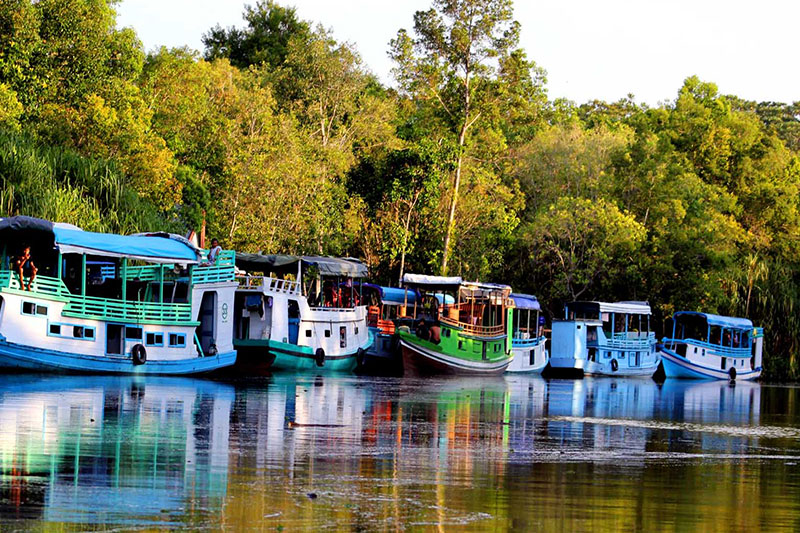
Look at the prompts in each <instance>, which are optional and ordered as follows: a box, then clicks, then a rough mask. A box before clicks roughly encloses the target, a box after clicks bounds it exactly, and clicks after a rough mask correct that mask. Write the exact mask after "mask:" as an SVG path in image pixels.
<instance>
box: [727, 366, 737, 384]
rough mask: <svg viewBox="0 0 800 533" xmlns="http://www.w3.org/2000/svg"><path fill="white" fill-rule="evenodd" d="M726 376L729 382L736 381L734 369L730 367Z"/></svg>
mask: <svg viewBox="0 0 800 533" xmlns="http://www.w3.org/2000/svg"><path fill="white" fill-rule="evenodd" d="M728 376H729V377H730V378H731V381H736V369H735V368H733V367H731V369H730V370H728Z"/></svg>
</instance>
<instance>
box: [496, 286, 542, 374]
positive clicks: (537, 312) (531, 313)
mask: <svg viewBox="0 0 800 533" xmlns="http://www.w3.org/2000/svg"><path fill="white" fill-rule="evenodd" d="M511 299H512V300H513V301H514V315H513V330H512V331H513V336H512V339H511V350H512V352H513V353H514V358H513V359H512V360H511V363H509V365H508V368H506V372H530V373H540V372H541V371H542V370H544V368H545V367H546V366H547V362H548V360H549V359H550V357H549V354H548V353H547V348H546V344H547V339H546V338H545V336H544V320H543V318H544V317H542V316H541V311H542V307H541V305H540V304H539V300H538V299H537V298H536V296H532V295H529V294H515V293H511ZM540 321H541V322H540Z"/></svg>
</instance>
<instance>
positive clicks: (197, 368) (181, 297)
mask: <svg viewBox="0 0 800 533" xmlns="http://www.w3.org/2000/svg"><path fill="white" fill-rule="evenodd" d="M24 248H30V252H31V258H32V261H33V262H34V263H35V265H36V268H37V270H36V271H34V272H27V273H25V272H23V276H24V278H23V279H20V274H19V272H18V271H14V270H15V269H14V268H13V265H14V260H15V257H17V256H18V255H19V254H20V253H21V252H22V251H23V249H24ZM0 249H1V250H2V256H1V257H0V367H3V368H7V369H8V368H13V369H24V370H36V371H60V372H88V373H117V374H119V373H133V374H192V373H199V372H207V371H211V370H216V369H218V368H222V367H226V366H230V365H232V364H233V363H234V362H235V360H236V352H235V350H234V348H233V343H232V320H231V318H232V317H231V316H230V311H231V310H232V309H233V297H234V292H235V290H236V282H235V280H234V256H235V254H234V252H232V251H223V252H221V253H219V254H217V257H216V258H215V259H214V262H213V263H210V262H208V259H207V256H206V252H204V251H202V250H199V249H197V248H196V247H194V246H193V245H192V244H191V243H189V241H187V240H185V239H183V238H182V237H179V236H176V235H169V234H165V233H154V234H142V235H132V236H123V235H113V234H107V233H93V232H89V231H82V230H81V229H79V228H76V227H75V226H72V225H68V224H58V223H52V222H49V221H46V220H41V219H37V218H31V217H24V216H17V217H11V218H6V219H3V220H0ZM31 274H33V278H34V279H32V280H31Z"/></svg>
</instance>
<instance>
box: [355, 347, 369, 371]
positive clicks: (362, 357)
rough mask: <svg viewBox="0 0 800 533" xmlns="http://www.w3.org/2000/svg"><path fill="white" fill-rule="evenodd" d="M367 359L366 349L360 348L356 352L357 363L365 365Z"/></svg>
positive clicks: (360, 365)
mask: <svg viewBox="0 0 800 533" xmlns="http://www.w3.org/2000/svg"><path fill="white" fill-rule="evenodd" d="M366 360H367V353H366V352H365V351H364V348H359V349H358V351H357V352H356V363H357V364H358V366H359V367H362V366H364V363H365V362H366Z"/></svg>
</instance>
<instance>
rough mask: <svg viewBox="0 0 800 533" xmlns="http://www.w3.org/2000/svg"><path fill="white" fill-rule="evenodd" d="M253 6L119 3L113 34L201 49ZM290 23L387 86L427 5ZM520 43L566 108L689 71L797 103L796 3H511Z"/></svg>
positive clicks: (328, 0)
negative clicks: (322, 31) (360, 62)
mask: <svg viewBox="0 0 800 533" xmlns="http://www.w3.org/2000/svg"><path fill="white" fill-rule="evenodd" d="M248 3H249V4H255V0H252V1H242V0H123V1H122V3H121V4H119V5H118V6H117V11H118V12H119V18H118V22H119V24H120V26H131V27H133V28H134V29H135V30H136V32H137V34H138V35H139V38H140V39H141V40H142V42H144V45H145V48H146V49H147V50H152V49H155V48H157V47H159V46H162V45H164V46H168V47H176V46H189V47H190V48H193V49H196V50H202V48H203V45H202V41H201V37H202V34H203V33H204V32H206V31H208V30H209V29H210V28H211V27H212V26H214V25H216V24H220V25H222V26H224V27H228V26H232V25H237V26H242V25H243V24H244V22H243V19H242V13H243V11H244V6H245V5H246V4H248ZM283 4H284V5H294V6H295V7H296V8H297V11H298V14H299V16H300V17H301V18H303V19H306V20H311V21H312V22H313V23H314V24H316V23H322V24H323V25H324V26H325V27H326V28H330V29H332V30H333V34H334V37H335V38H337V39H338V40H342V41H349V42H351V43H353V44H355V46H356V48H357V49H358V51H359V53H360V54H361V56H362V58H363V59H364V63H365V64H366V65H367V66H368V67H369V69H370V70H371V71H372V72H374V73H375V74H377V75H378V76H379V77H380V78H381V80H383V81H384V82H385V83H389V84H390V83H392V79H391V75H390V69H391V68H392V64H391V61H390V60H389V58H388V56H387V51H388V43H389V40H390V39H391V38H393V37H394V36H395V34H396V33H397V30H399V29H400V28H406V29H408V30H411V28H412V26H413V15H414V12H415V11H416V10H419V9H427V8H429V7H430V5H431V3H430V1H429V0H397V1H394V2H390V1H386V0H337V1H332V0H289V1H287V2H283ZM515 6H516V7H515V18H516V19H517V20H519V22H520V23H521V24H522V43H521V44H522V46H523V48H525V50H526V52H527V53H528V57H529V58H531V59H533V60H534V61H536V62H537V63H538V64H539V65H540V66H542V67H544V68H545V69H546V70H547V72H548V76H547V79H548V84H547V87H548V92H549V95H550V97H551V98H558V97H564V98H568V99H570V100H573V101H575V102H578V103H583V102H586V101H588V100H592V99H600V100H607V101H614V100H618V99H619V98H622V97H624V96H626V95H627V94H628V93H633V94H634V95H635V97H636V101H638V102H646V103H648V104H650V105H656V104H658V103H659V102H660V101H664V100H672V99H674V98H675V96H676V95H677V91H678V89H679V88H680V86H681V85H682V83H683V80H684V79H685V78H686V77H688V76H691V75H694V74H696V75H697V76H699V77H700V78H701V79H702V80H704V81H712V82H714V83H716V84H717V85H718V86H719V88H720V91H721V92H722V93H725V94H735V95H737V96H740V97H742V98H745V99H749V100H758V101H779V102H787V103H788V102H793V101H800V69H797V68H795V66H794V62H793V61H791V56H792V55H793V52H794V51H795V50H796V49H797V44H796V39H795V37H794V36H795V35H796V31H797V30H796V28H795V25H796V22H795V21H797V20H798V19H800V2H795V1H792V0H762V1H761V2H757V3H753V2H744V1H742V0H727V1H723V0H605V1H603V2H598V1H597V0H561V1H547V2H545V1H540V0H516V4H515Z"/></svg>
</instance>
